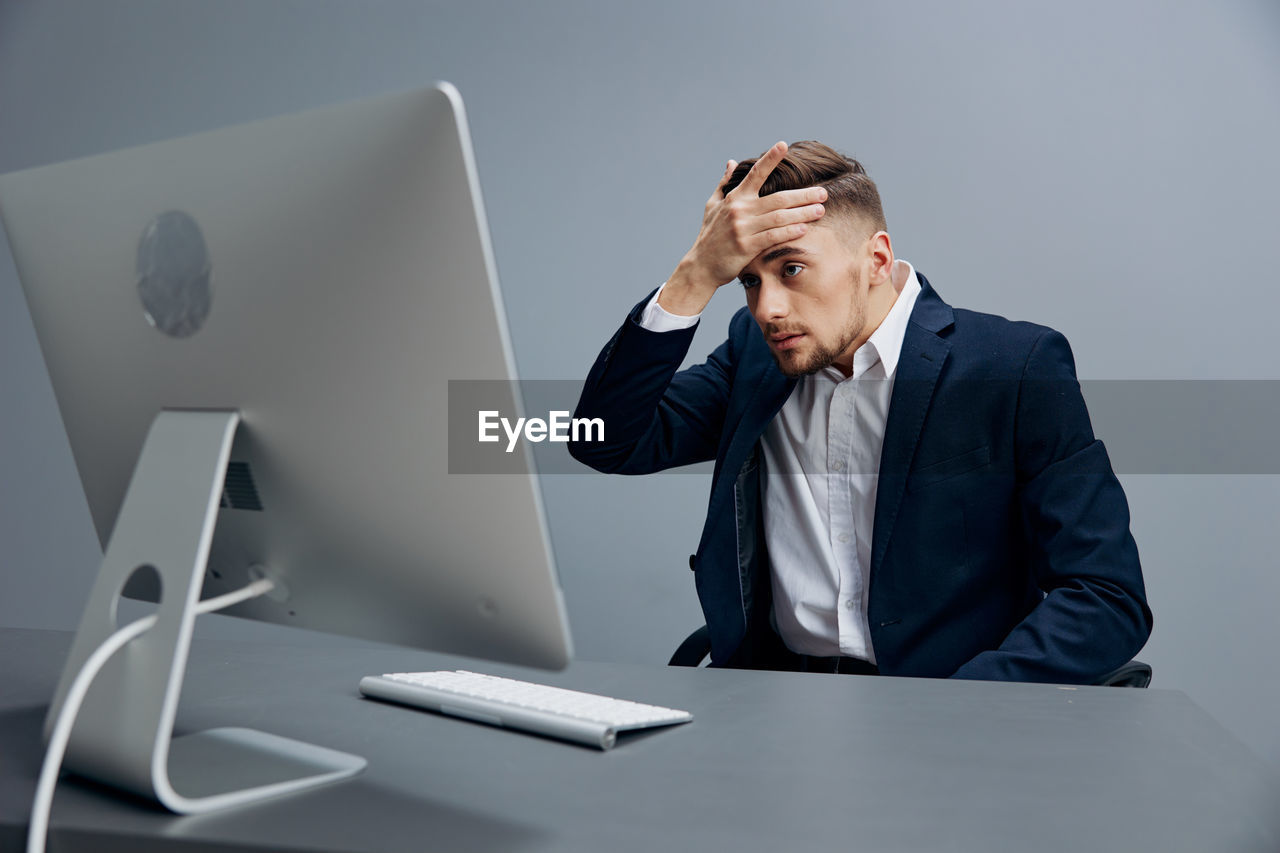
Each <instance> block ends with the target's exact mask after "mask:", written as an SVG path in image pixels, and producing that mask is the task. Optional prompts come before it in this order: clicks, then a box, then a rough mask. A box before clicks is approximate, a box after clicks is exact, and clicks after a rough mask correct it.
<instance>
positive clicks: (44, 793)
mask: <svg viewBox="0 0 1280 853" xmlns="http://www.w3.org/2000/svg"><path fill="white" fill-rule="evenodd" d="M274 588H275V584H274V583H272V582H271V581H269V580H266V579H263V580H256V581H254V582H253V583H251V584H249V585H248V586H245V587H242V588H240V589H238V590H236V591H235V592H229V593H227V594H226V595H220V596H217V597H216V598H208V599H205V600H204V601H201V602H199V603H198V604H197V605H196V613H212V612H213V611H215V610H221V609H223V608H224V607H230V606H231V605H233V604H239V603H240V602H242V601H247V600H248V599H250V598H257V597H258V596H260V595H264V594H266V593H268V592H270V591H271V590H272V589H274ZM155 624H156V615H155V614H154V613H153V614H151V615H150V616H144V617H143V618H141V619H138V620H137V621H135V622H130V623H129V624H128V625H126V626H124V627H123V628H121V629H120V630H118V631H116V632H115V633H114V634H112V635H111V636H110V637H108V638H107V639H106V642H104V643H103V644H102V645H100V646H98V648H96V649H94V652H93V654H91V655H89V658H88V660H86V661H85V662H84V666H82V667H80V672H78V673H76V677H75V679H74V680H73V681H72V682H71V686H70V687H69V688H67V695H66V698H65V699H64V700H63V702H62V709H61V710H60V711H59V712H58V719H57V721H56V722H55V723H54V724H53V731H52V732H51V733H50V735H49V747H48V749H47V750H45V754H44V764H43V765H41V767H40V780H39V782H37V783H36V798H35V802H34V803H32V805H31V825H30V827H29V829H28V831H27V853H44V847H45V840H46V837H47V836H48V833H49V812H50V811H51V810H52V807H53V789H54V786H56V785H57V784H58V774H59V773H60V772H61V771H62V759H63V757H64V756H65V755H66V752H67V742H68V741H69V740H71V729H72V727H73V726H74V725H75V721H76V716H77V715H78V714H79V713H80V703H82V702H83V701H84V697H85V694H87V693H88V692H89V687H90V685H92V684H93V680H94V679H95V678H97V676H98V672H99V671H100V670H101V669H102V667H103V666H104V665H106V662H107V661H109V660H110V659H111V656H112V655H114V654H115V653H116V652H118V651H120V649H122V648H124V646H126V645H127V644H128V643H129V641H130V640H133V639H135V638H137V637H138V636H139V635H141V634H143V633H145V632H146V631H148V630H149V629H150V628H151V627H153V626H154V625H155Z"/></svg>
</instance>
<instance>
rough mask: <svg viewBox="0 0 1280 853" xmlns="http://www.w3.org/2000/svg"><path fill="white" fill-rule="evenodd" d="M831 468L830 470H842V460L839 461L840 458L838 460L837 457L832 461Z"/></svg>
mask: <svg viewBox="0 0 1280 853" xmlns="http://www.w3.org/2000/svg"><path fill="white" fill-rule="evenodd" d="M831 470H832V471H843V470H844V462H843V461H841V460H839V459H837V460H836V461H835V462H832V463H831Z"/></svg>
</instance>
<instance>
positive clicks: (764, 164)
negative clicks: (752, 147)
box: [734, 142, 787, 195]
mask: <svg viewBox="0 0 1280 853" xmlns="http://www.w3.org/2000/svg"><path fill="white" fill-rule="evenodd" d="M786 156H787V143H785V142H778V143H775V144H774V146H773V147H772V148H770V149H769V150H768V151H766V152H764V153H763V154H761V155H760V159H759V160H757V161H756V162H755V165H753V166H752V167H751V171H750V172H747V176H746V177H745V178H743V179H742V183H740V184H738V188H737V189H736V190H734V192H738V190H741V191H742V193H743V194H744V195H759V194H760V188H761V187H762V186H764V182H765V181H766V180H767V179H768V177H769V175H771V174H773V169H774V167H775V166H777V165H778V164H779V163H781V162H782V158H783V157H786Z"/></svg>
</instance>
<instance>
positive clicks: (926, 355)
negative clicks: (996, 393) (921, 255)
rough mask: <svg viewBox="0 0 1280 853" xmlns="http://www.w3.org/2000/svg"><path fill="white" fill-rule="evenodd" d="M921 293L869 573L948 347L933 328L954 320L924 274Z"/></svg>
mask: <svg viewBox="0 0 1280 853" xmlns="http://www.w3.org/2000/svg"><path fill="white" fill-rule="evenodd" d="M917 277H918V278H919V280H920V287H921V290H920V295H919V296H918V297H917V298H916V304H915V307H914V308H913V309H912V311H911V322H910V324H908V326H907V333H906V336H905V337H904V338H903V340H902V354H901V355H900V356H899V358H898V370H897V375H896V377H895V379H894V383H893V396H892V398H891V399H890V401H889V417H888V420H887V422H886V423H885V431H884V444H883V446H882V448H881V450H880V478H879V483H878V486H877V491H876V513H875V523H874V529H873V530H872V535H871V576H872V577H874V576H875V573H876V571H877V570H878V569H879V568H880V564H881V563H882V562H883V561H884V555H885V551H886V550H887V549H888V547H889V537H890V536H891V535H892V534H893V524H894V522H895V521H896V520H897V517H898V508H899V507H900V506H901V505H902V495H903V492H904V491H905V489H906V485H907V472H908V471H909V470H911V460H912V459H913V458H914V457H915V453H916V446H917V445H918V444H919V442H920V430H921V428H922V427H923V426H924V419H925V415H926V414H928V411H929V401H930V400H931V399H933V390H934V387H935V386H936V385H937V384H938V376H939V374H941V372H942V366H943V365H944V364H945V363H946V361H947V357H948V356H949V355H950V352H951V344H949V343H948V342H947V341H945V340H944V339H942V338H940V337H938V332H940V331H942V330H943V329H945V328H947V327H948V326H950V325H951V324H952V322H953V321H954V313H953V312H952V310H951V306H950V305H947V304H946V303H945V302H943V301H942V300H941V299H940V298H939V297H938V294H937V293H935V292H934V291H933V289H932V288H931V287H930V286H929V282H928V280H927V279H925V277H924V276H923V275H919V274H917Z"/></svg>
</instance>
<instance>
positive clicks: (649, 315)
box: [640, 281, 702, 332]
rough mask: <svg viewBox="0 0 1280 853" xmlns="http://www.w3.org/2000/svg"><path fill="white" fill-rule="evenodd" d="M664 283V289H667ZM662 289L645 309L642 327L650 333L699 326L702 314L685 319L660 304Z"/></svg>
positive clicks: (641, 319) (641, 320)
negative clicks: (659, 298)
mask: <svg viewBox="0 0 1280 853" xmlns="http://www.w3.org/2000/svg"><path fill="white" fill-rule="evenodd" d="M666 286H667V283H666V282H665V281H664V282H663V283H662V287H666ZM662 287H659V288H658V291H657V292H656V293H654V294H653V298H652V299H650V300H649V304H648V305H646V306H645V307H644V313H642V314H641V315H640V325H641V326H642V327H644V328H646V329H648V330H649V331H650V332H674V331H677V330H679V329H687V328H689V327H690V326H696V325H698V318H700V317H701V316H702V314H701V313H698V314H694V315H693V316H692V317H685V316H682V315H680V314H672V313H671V312H670V311H668V310H666V309H665V308H663V307H662V306H661V305H659V304H658V297H659V296H661V295H662Z"/></svg>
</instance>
